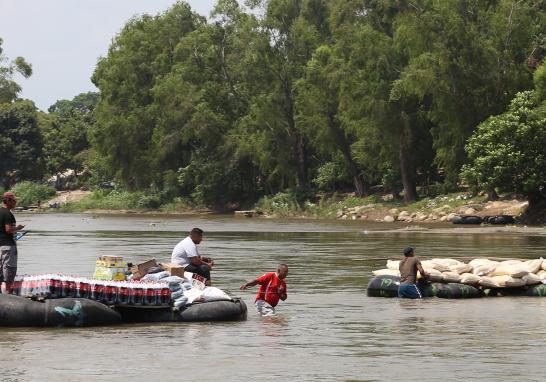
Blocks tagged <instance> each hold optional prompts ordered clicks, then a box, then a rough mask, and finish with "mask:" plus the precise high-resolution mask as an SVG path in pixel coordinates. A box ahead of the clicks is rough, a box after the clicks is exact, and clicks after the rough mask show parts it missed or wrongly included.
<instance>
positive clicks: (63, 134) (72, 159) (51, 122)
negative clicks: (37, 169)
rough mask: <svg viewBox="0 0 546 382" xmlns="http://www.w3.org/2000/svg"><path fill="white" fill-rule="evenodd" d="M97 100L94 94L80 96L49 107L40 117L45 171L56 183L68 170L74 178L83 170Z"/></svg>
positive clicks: (97, 97)
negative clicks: (47, 112)
mask: <svg viewBox="0 0 546 382" xmlns="http://www.w3.org/2000/svg"><path fill="white" fill-rule="evenodd" d="M98 99H99V96H98V94H97V93H92V92H89V93H82V94H79V95H77V96H76V97H74V99H72V100H59V101H57V102H56V103H55V104H53V105H52V106H51V107H49V109H48V111H49V114H48V115H42V116H40V118H39V121H40V127H41V130H42V136H43V144H44V147H43V153H44V158H45V163H46V169H47V171H48V173H49V174H52V175H56V176H57V180H59V176H60V174H62V173H64V172H65V171H67V170H69V169H70V170H73V171H74V172H75V174H76V175H77V174H78V173H81V172H82V171H83V168H84V161H85V159H87V155H86V154H87V151H88V150H89V148H90V146H89V142H88V139H87V135H88V133H89V131H91V129H92V128H93V126H94V125H95V123H96V121H95V117H94V109H95V106H96V104H97V102H98Z"/></svg>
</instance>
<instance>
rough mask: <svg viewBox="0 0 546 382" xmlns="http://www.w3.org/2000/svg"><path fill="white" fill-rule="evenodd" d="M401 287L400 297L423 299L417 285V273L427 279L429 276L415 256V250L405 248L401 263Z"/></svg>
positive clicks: (399, 288) (399, 289) (399, 290)
mask: <svg viewBox="0 0 546 382" xmlns="http://www.w3.org/2000/svg"><path fill="white" fill-rule="evenodd" d="M398 269H399V270H400V286H399V287H398V297H401V298H412V299H416V298H423V296H421V292H420V291H419V288H418V287H417V285H416V282H417V271H419V273H421V275H422V276H423V277H424V278H425V279H426V278H427V277H428V275H427V274H426V272H425V271H424V269H423V267H422V266H421V261H420V260H419V258H418V257H416V256H415V248H413V247H406V248H404V259H402V261H400V265H399V268H398Z"/></svg>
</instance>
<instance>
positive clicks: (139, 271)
mask: <svg viewBox="0 0 546 382" xmlns="http://www.w3.org/2000/svg"><path fill="white" fill-rule="evenodd" d="M153 267H157V261H155V259H150V260H146V261H145V262H143V263H139V264H136V265H133V266H132V267H131V269H129V270H130V271H131V273H132V274H133V280H138V279H141V278H142V277H144V276H146V274H147V273H148V271H149V270H150V268H153Z"/></svg>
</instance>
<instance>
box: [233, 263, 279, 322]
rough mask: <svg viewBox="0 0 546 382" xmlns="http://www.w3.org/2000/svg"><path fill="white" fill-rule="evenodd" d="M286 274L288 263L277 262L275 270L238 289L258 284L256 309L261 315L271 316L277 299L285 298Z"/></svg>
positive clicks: (277, 301)
mask: <svg viewBox="0 0 546 382" xmlns="http://www.w3.org/2000/svg"><path fill="white" fill-rule="evenodd" d="M287 275H288V265H286V264H279V265H278V266H277V272H269V273H266V274H265V275H263V276H260V277H258V278H257V279H255V280H252V281H249V282H247V283H245V284H243V285H241V288H240V289H247V288H249V287H252V286H254V285H258V284H260V289H258V294H257V295H256V301H255V305H256V309H257V310H258V313H259V314H260V315H262V316H271V315H273V314H275V306H277V304H278V303H279V300H283V301H284V300H286V298H287V297H288V296H287V294H286V282H285V279H286V276H287Z"/></svg>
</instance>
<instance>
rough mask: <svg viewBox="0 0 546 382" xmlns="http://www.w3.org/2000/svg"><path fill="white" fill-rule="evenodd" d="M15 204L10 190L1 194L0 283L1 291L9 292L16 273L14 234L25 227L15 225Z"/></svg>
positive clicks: (15, 199)
mask: <svg viewBox="0 0 546 382" xmlns="http://www.w3.org/2000/svg"><path fill="white" fill-rule="evenodd" d="M16 205H17V198H16V197H15V195H14V194H13V193H12V192H9V191H7V192H4V194H3V195H2V208H0V285H1V288H2V293H7V294H11V289H12V287H13V280H14V279H15V275H16V274H17V244H16V242H15V234H16V233H17V231H20V230H22V229H23V228H25V226H24V225H21V224H19V225H17V226H16V221H15V216H13V213H12V212H11V210H13V209H14V208H15V206H16Z"/></svg>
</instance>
